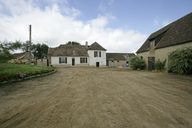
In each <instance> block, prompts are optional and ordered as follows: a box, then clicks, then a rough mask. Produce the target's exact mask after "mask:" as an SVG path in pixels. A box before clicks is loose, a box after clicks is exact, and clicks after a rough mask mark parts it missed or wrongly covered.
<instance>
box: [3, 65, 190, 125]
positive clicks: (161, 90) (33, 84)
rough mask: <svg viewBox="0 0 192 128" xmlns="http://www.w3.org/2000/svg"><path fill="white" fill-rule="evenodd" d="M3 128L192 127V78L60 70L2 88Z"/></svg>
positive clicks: (137, 72) (112, 71) (98, 70)
mask: <svg viewBox="0 0 192 128" xmlns="http://www.w3.org/2000/svg"><path fill="white" fill-rule="evenodd" d="M0 128H192V77H186V76H178V75H168V74H163V73H151V72H142V71H141V72H139V71H126V70H122V69H107V68H103V69H99V68H58V72H57V73H55V74H53V75H50V76H46V77H42V78H36V79H32V80H27V81H23V82H18V83H14V84H10V85H6V86H0Z"/></svg>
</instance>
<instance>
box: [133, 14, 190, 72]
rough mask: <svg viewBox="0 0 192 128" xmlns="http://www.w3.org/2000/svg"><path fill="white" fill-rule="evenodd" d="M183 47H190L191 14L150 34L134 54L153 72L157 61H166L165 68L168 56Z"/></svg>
mask: <svg viewBox="0 0 192 128" xmlns="http://www.w3.org/2000/svg"><path fill="white" fill-rule="evenodd" d="M185 47H192V13H190V14H188V15H186V16H184V17H182V18H180V19H178V20H176V21H175V22H173V23H171V24H169V25H167V26H165V27H163V28H162V29H160V30H158V31H156V32H154V33H152V34H151V35H150V36H149V37H148V39H147V40H146V41H145V42H144V44H143V45H142V46H141V47H140V48H139V49H138V51H137V52H136V53H137V55H138V56H140V57H142V58H143V59H144V60H145V62H146V65H147V68H148V69H149V70H153V69H154V68H155V62H156V61H157V60H160V61H165V60H166V65H165V68H167V67H168V61H169V60H168V56H169V54H170V53H171V52H173V51H174V50H176V49H179V48H185Z"/></svg>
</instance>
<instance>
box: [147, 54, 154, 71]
mask: <svg viewBox="0 0 192 128" xmlns="http://www.w3.org/2000/svg"><path fill="white" fill-rule="evenodd" d="M154 69H155V57H148V70H154Z"/></svg>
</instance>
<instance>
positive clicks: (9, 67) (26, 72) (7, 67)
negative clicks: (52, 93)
mask: <svg viewBox="0 0 192 128" xmlns="http://www.w3.org/2000/svg"><path fill="white" fill-rule="evenodd" d="M53 70H54V68H53V67H45V66H36V65H26V64H8V63H0V81H4V80H9V79H19V78H22V77H27V76H31V75H35V74H42V73H47V72H50V71H53Z"/></svg>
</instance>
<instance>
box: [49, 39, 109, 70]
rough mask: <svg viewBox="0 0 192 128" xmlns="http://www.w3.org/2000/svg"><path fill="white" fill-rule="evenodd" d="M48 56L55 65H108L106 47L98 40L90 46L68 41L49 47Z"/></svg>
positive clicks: (51, 63)
mask: <svg viewBox="0 0 192 128" xmlns="http://www.w3.org/2000/svg"><path fill="white" fill-rule="evenodd" d="M48 58H49V63H50V65H53V66H94V67H104V66H106V49H105V48H103V47H102V46H101V45H99V44H98V43H97V42H95V43H93V44H91V45H90V46H88V43H87V42H86V44H85V45H80V44H78V43H74V44H73V43H67V44H64V45H60V46H59V47H56V48H49V50H48Z"/></svg>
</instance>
